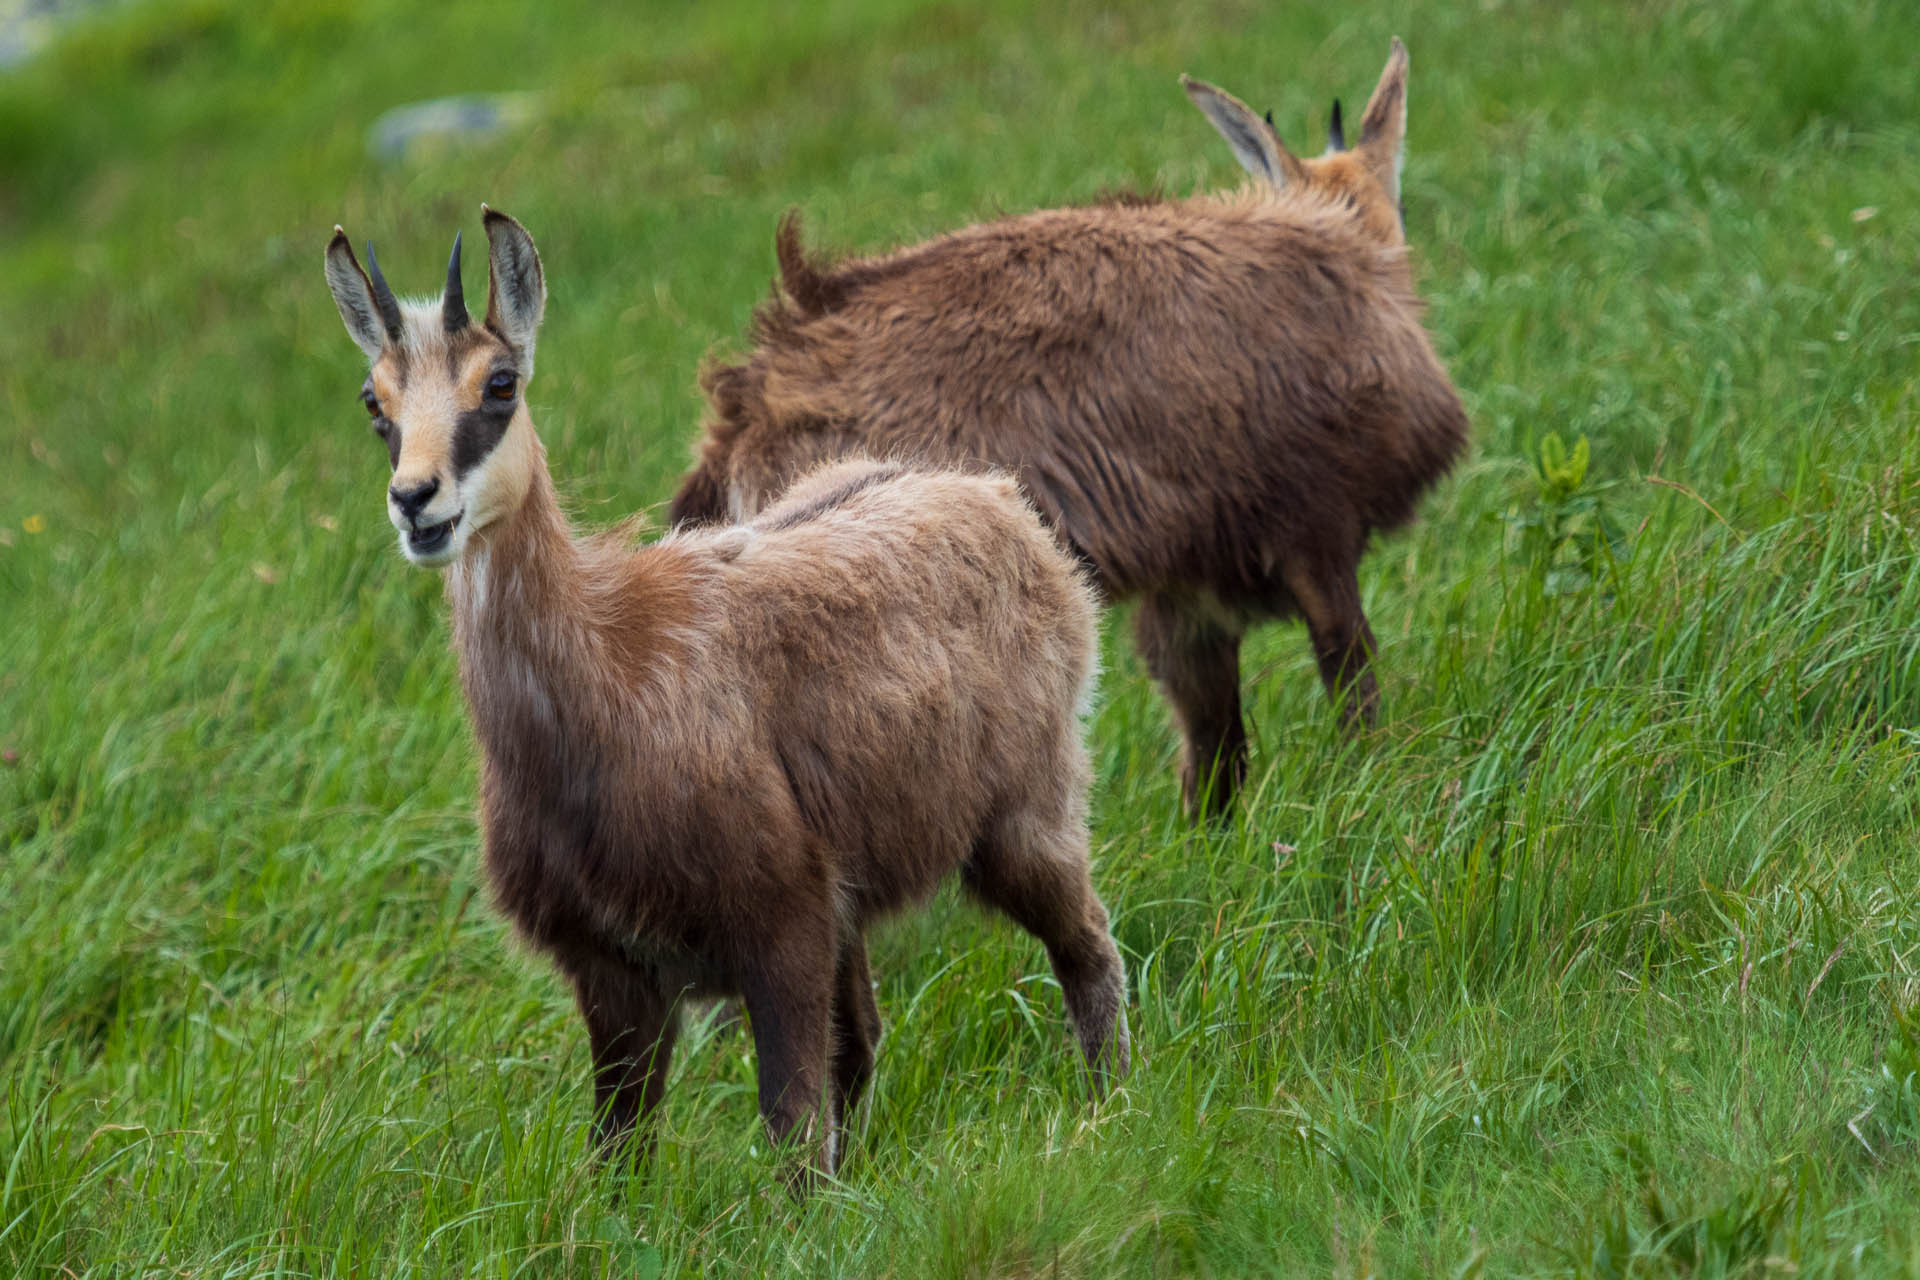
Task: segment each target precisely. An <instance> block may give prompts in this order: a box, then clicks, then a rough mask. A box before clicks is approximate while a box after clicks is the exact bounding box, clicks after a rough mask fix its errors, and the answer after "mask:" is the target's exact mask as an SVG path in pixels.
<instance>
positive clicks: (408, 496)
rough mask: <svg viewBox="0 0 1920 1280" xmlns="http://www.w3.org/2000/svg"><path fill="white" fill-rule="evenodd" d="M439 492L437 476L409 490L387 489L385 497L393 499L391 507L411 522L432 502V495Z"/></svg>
mask: <svg viewBox="0 0 1920 1280" xmlns="http://www.w3.org/2000/svg"><path fill="white" fill-rule="evenodd" d="M438 492H440V479H439V477H438V476H436V477H434V478H433V479H431V480H429V481H427V482H426V483H425V484H422V485H415V486H414V487H413V488H411V489H388V490H387V496H388V497H389V498H392V499H393V505H394V506H396V507H398V508H400V514H401V515H403V516H405V517H406V518H407V519H409V520H411V519H413V518H414V517H415V516H417V515H419V514H420V509H421V508H422V507H424V506H426V505H427V504H428V503H429V502H432V501H433V495H434V494H436V493H438Z"/></svg>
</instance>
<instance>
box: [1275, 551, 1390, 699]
mask: <svg viewBox="0 0 1920 1280" xmlns="http://www.w3.org/2000/svg"><path fill="white" fill-rule="evenodd" d="M1357 569H1358V566H1357V564H1356V563H1355V562H1354V561H1353V560H1352V559H1346V560H1342V561H1339V562H1337V563H1336V562H1331V561H1327V560H1318V561H1311V560H1309V561H1299V562H1289V563H1288V564H1286V565H1285V566H1284V567H1283V568H1282V570H1281V576H1282V580H1283V581H1285V583H1286V585H1287V590H1288V592H1289V593H1290V594H1291V595H1292V596H1293V599H1294V602H1295V603H1296V604H1298V605H1299V606H1300V612H1301V613H1302V614H1304V615H1305V616H1306V620H1307V636H1308V638H1310V639H1311V640H1312V641H1313V654H1314V657H1315V658H1317V659H1318V660H1319V663H1320V683H1321V684H1323V685H1325V686H1326V688H1327V696H1328V697H1329V698H1331V699H1332V700H1333V705H1334V706H1335V707H1337V708H1338V709H1339V712H1340V723H1341V725H1342V726H1343V727H1345V728H1346V729H1348V730H1349V731H1351V730H1354V729H1357V728H1362V727H1364V728H1368V729H1371V728H1372V727H1373V726H1374V724H1375V723H1376V722H1377V721H1378V720H1379V717H1380V686H1379V684H1378V683H1377V682H1376V681H1375V680H1374V678H1373V670H1372V662H1373V652H1374V648H1375V645H1374V640H1373V628H1371V627H1369V626H1368V625H1367V615H1366V613H1365V612H1364V611H1363V610H1362V609H1361V607H1360V579H1359V576H1358V574H1357Z"/></svg>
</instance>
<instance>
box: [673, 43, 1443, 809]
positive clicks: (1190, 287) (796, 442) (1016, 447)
mask: <svg viewBox="0 0 1920 1280" xmlns="http://www.w3.org/2000/svg"><path fill="white" fill-rule="evenodd" d="M1405 73H1406V60H1405V52H1404V50H1403V49H1401V48H1400V46H1399V42H1398V41H1396V42H1395V52H1394V56H1393V58H1392V59H1390V60H1389V62H1388V66H1387V70H1386V72H1385V73H1384V74H1383V76H1382V79H1381V84H1380V87H1379V88H1378V89H1376V91H1375V94H1374V100H1373V101H1372V102H1371V103H1370V104H1369V107H1368V111H1367V117H1366V125H1365V129H1366V132H1363V135H1362V142H1361V144H1360V145H1359V147H1357V148H1356V149H1355V150H1354V151H1353V152H1337V153H1334V154H1330V155H1328V156H1326V157H1324V158H1320V159H1316V160H1309V161H1304V162H1303V161H1299V160H1296V159H1294V158H1293V157H1292V156H1291V155H1290V154H1288V153H1286V152H1285V149H1284V147H1281V146H1280V144H1279V140H1278V137H1277V135H1275V134H1273V131H1272V129H1271V127H1270V126H1269V125H1267V124H1265V122H1263V121H1260V120H1259V118H1258V117H1256V116H1254V115H1253V114H1252V113H1251V112H1249V111H1247V110H1246V108H1245V107H1244V106H1243V105H1241V104H1239V103H1238V102H1236V101H1234V100H1233V99H1232V98H1230V97H1228V96H1227V95H1225V94H1222V93H1220V92H1219V91H1218V90H1214V89H1211V88H1210V87H1208V86H1204V85H1199V84H1197V83H1190V84H1189V93H1190V94H1191V95H1192V96H1193V97H1194V99H1195V101H1196V103H1198V104H1199V105H1200V106H1201V108H1202V110H1204V111H1206V112H1207V114H1208V115H1209V116H1210V117H1211V118H1213V119H1214V120H1215V123H1216V124H1217V125H1219V126H1220V127H1221V129H1222V132H1223V133H1226V134H1227V136H1228V138H1229V140H1230V141H1232V142H1233V143H1234V145H1235V149H1236V151H1237V152H1240V153H1241V155H1242V160H1243V163H1247V164H1248V165H1249V167H1250V168H1252V169H1254V171H1255V172H1256V174H1258V175H1260V176H1262V177H1263V178H1265V179H1266V180H1265V181H1262V182H1259V183H1256V184H1255V185H1254V186H1253V187H1252V188H1251V189H1249V190H1246V191H1243V192H1240V193H1237V194H1229V195H1204V196H1199V197H1195V198H1192V199H1185V200H1163V199H1151V198H1139V197H1129V198H1125V199H1119V200H1111V201H1106V202H1103V203H1099V204H1095V205H1091V206H1088V207H1083V208H1067V209H1053V210H1047V211H1043V212H1038V213H1030V214H1026V215H1023V216H1019V217H1013V218H1008V219H1005V220H1002V221H998V222H992V223H987V224H983V225H979V226H973V227H968V228H966V229H964V230H961V231H958V232H955V233H953V234H951V235H946V236H942V237H940V238H938V239H935V240H932V241H929V242H927V243H925V244H920V245H915V246H913V247H911V248H906V249H902V250H899V251H898V252H895V253H892V254H888V255H885V256H881V257H877V258H859V259H853V260H851V261H847V262H843V263H840V264H839V265H837V266H827V265H823V264H817V263H810V262H809V261H808V260H807V259H806V257H805V255H804V254H803V252H802V250H801V245H800V234H799V230H798V225H797V221H796V220H795V219H794V218H793V217H792V216H789V218H788V219H787V220H786V221H785V222H784V223H783V224H782V226H781V229H780V235H779V237H778V245H777V247H778V257H779V262H780V270H781V275H780V280H779V285H778V290H777V291H776V293H775V295H774V297H773V298H772V299H771V300H770V301H769V302H767V303H766V304H765V305H764V306H762V307H761V309H760V310H759V312H758V314H757V315H756V316H755V318H754V321H753V326H752V330H751V337H752V341H753V344H754V347H753V350H752V352H751V354H750V355H748V357H747V358H746V359H745V360H744V361H742V362H740V363H734V364H716V365H713V366H711V367H709V368H708V369H707V371H706V372H705V375H704V378H703V385H704V386H705V389H706V391H707V393H708V396H709V399H710V402H711V407H712V413H711V416H710V418H709V420H708V422H707V424H706V433H705V439H704V442H703V444H702V446H701V450H700V458H699V461H698V464H697V466H696V467H695V469H694V470H693V471H692V472H691V473H690V474H689V475H687V476H686V477H685V479H684V480H683V481H682V483H681V485H680V488H679V492H678V494H677V495H676V497H675V499H674V503H673V508H672V518H673V519H674V520H675V521H678V522H700V521H720V520H725V519H728V518H734V519H738V518H741V517H742V516H745V515H750V514H751V513H752V512H753V511H755V510H756V509H758V507H759V506H760V504H761V503H763V502H764V501H766V500H767V499H768V498H769V497H770V496H771V495H773V494H776V493H778V492H779V491H780V489H781V487H782V486H783V485H784V484H785V483H786V482H787V481H788V480H789V479H791V477H793V476H794V475H796V474H799V473H801V472H803V471H805V470H806V469H807V468H808V467H811V466H813V465H815V464H816V463H817V462H818V461H819V460H821V459H824V458H831V457H836V456H841V455H845V454H855V453H864V454H871V455H874V456H880V457H897V458H907V459H915V460H927V461H933V462H938V463H941V464H946V465H969V464H973V465H977V464H985V465H990V466H994V467H999V468H1004V469H1006V470H1009V471H1012V472H1014V473H1015V474H1016V475H1017V476H1018V477H1019V479H1020V482H1021V484H1022V486H1023V487H1024V488H1025V490H1026V492H1027V493H1028V494H1029V495H1030V496H1031V497H1032V499H1033V501H1034V502H1035V504H1036V505H1037V506H1038V507H1039V508H1040V511H1041V513H1042V515H1043V516H1044V517H1045V518H1046V519H1047V521H1048V522H1049V523H1050V524H1051V525H1052V527H1053V528H1054V529H1055V530H1056V532H1057V533H1058V534H1059V536H1060V537H1061V538H1062V539H1063V540H1064V542H1065V543H1066V545H1067V546H1068V547H1070V548H1071V549H1072V550H1073V551H1074V552H1075V553H1076V554H1077V555H1078V556H1080V557H1081V558H1082V559H1083V560H1084V561H1085V562H1086V563H1087V564H1088V565H1089V566H1091V568H1092V570H1093V571H1094V573H1095V574H1096V576H1097V579H1098V583H1099V585H1100V587H1101V588H1102V589H1103V590H1104V591H1105V592H1106V593H1107V594H1108V595H1109V596H1110V597H1129V596H1138V597H1142V601H1141V605H1140V608H1139V611H1138V614H1137V618H1136V634H1137V640H1138V643H1139V647H1140V649H1141V651H1142V653H1143V655H1144V657H1145V659H1146V661H1147V663H1148V666H1149V667H1150V669H1151V670H1152V671H1153V673H1154V675H1155V677H1156V678H1157V679H1158V680H1159V682H1160V683H1161V685H1162V688H1163V689H1164V691H1165V692H1166V694H1167V696H1168V697H1169V699H1170V700H1171V702H1172V704H1173V706H1174V709H1175V711H1176V713H1177V714H1178V716H1179V719H1180V721H1181V723H1182V727H1183V729H1184V731H1185V737H1186V750H1185V753H1184V761H1183V765H1182V779H1183V784H1184V789H1185V791H1186V794H1187V797H1188V799H1189V802H1190V803H1194V804H1196V805H1201V804H1210V805H1211V807H1213V808H1215V809H1224V808H1225V807H1227V805H1229V804H1230V803H1231V800H1232V792H1233V790H1234V788H1235V787H1236V786H1237V784H1238V783H1239V782H1240V780H1241V776H1242V774H1243V771H1244V768H1245V735H1244V731H1243V729H1242V726H1241V717H1240V705H1239V666H1238V653H1239V643H1240V637H1241V635H1242V633H1243V632H1244V631H1245V629H1246V628H1247V626H1248V625H1249V624H1250V623H1251V622H1252V621H1254V620H1257V619H1261V618H1284V617H1290V616H1303V617H1304V618H1305V619H1306V622H1307V625H1308V629H1309V634H1310V636H1311V639H1312V641H1313V645H1314V649H1315V651H1316V653H1317V655H1318V658H1319V663H1320V670H1321V674H1322V678H1323V679H1324V681H1325V682H1326V684H1327V687H1328V689H1329V691H1330V692H1332V693H1334V694H1336V695H1340V694H1348V695H1350V697H1349V698H1348V699H1347V701H1346V709H1347V712H1348V714H1349V715H1350V716H1357V717H1364V718H1367V719H1369V720H1370V719H1371V718H1372V716H1373V714H1374V708H1375V704H1376V701H1377V692H1376V688H1375V683H1374V679H1373V676H1372V674H1371V673H1370V672H1369V671H1367V669H1366V665H1367V662H1368V660H1369V658H1370V656H1371V653H1372V650H1373V637H1372V634H1371V632H1370V631H1369V630H1368V627H1367V622H1366V617H1365V615H1364V614H1363V612H1362V610H1361V604H1360V591H1359V584H1358V579H1357V576H1356V570H1357V565H1358V562H1359V559H1360V556H1361V553H1362V551H1363V549H1364V548H1365V546H1366V543H1367V541H1368V538H1369V536H1370V535H1371V534H1373V533H1374V532H1376V531H1380V530H1389V529H1393V528H1396V527H1398V526H1400V525H1402V524H1404V523H1406V522H1407V521H1408V520H1409V519H1410V518H1411V517H1412V515H1413V513H1414V508H1415V504H1416V501H1417V500H1418V498H1419V497H1420V495H1421V494H1422V493H1423V492H1424V491H1425V490H1426V489H1427V488H1428V487H1429V486H1430V485H1431V484H1432V483H1433V482H1434V481H1435V480H1436V479H1437V478H1438V477H1439V476H1441V475H1442V474H1443V473H1444V472H1445V471H1446V470H1447V468H1448V466H1449V465H1450V464H1451V463H1452V461H1453V460H1454V458H1455V457H1456V456H1457V455H1458V454H1459V452H1460V450H1461V448H1462V445H1463V443H1464V441H1465V439H1466V431H1467V421H1466V416H1465V413H1464V412H1463V410H1462V408H1461V405H1460V401H1459V398H1458V397H1457V395H1456V394H1455V392H1454V389H1453V386H1452V384H1451V383H1450V382H1449V380H1448V378H1447V375H1446V372H1445V370H1444V369H1443V368H1442V367H1441V365H1440V362H1439V360H1438V358H1437V357H1436V355H1435V354H1434V350H1433V347H1432V344H1431V343H1430V342H1429V340H1428V337H1427V334H1426V332H1425V330H1424V329H1423V328H1422V326H1421V322H1420V317H1421V303H1420V301H1419V298H1418V297H1417V296H1416V294H1415V292H1414V287H1413V281H1412V277H1411V273H1410V270H1409V266H1408V261H1407V253H1406V248H1405V245H1404V242H1403V240H1402V237H1401V235H1400V229H1399V214H1398V164H1399V146H1400V140H1401V137H1402V134H1403V131H1404V112H1405ZM1276 149H1277V151H1276ZM1249 157H1251V158H1249ZM1263 166H1264V167H1263ZM1276 183H1277V184H1281V185H1277V186H1276V185H1275V184H1276ZM1216 766H1217V767H1218V768H1219V772H1218V773H1217V774H1216V773H1214V771H1213V768H1214V767H1216Z"/></svg>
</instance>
